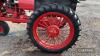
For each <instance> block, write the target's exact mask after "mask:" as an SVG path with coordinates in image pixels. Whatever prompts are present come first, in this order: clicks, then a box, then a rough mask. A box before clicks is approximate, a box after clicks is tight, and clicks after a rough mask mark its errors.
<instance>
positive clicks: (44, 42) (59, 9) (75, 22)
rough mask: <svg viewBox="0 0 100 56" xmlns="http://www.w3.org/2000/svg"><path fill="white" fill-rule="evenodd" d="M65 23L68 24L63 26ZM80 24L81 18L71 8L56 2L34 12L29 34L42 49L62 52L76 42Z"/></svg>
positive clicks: (29, 24) (29, 25) (33, 41)
mask: <svg viewBox="0 0 100 56" xmlns="http://www.w3.org/2000/svg"><path fill="white" fill-rule="evenodd" d="M61 18H63V19H62V20H61ZM62 21H65V22H62ZM63 23H64V24H65V23H66V25H64V26H63V27H61V26H62V25H63ZM79 26H80V22H79V19H78V17H77V15H76V14H75V12H74V11H73V10H72V9H71V8H69V7H64V6H60V5H56V4H54V5H48V6H43V7H41V8H39V9H38V10H36V11H35V12H34V13H33V14H32V16H31V17H30V22H29V23H28V34H29V37H30V38H31V40H32V43H33V44H34V45H35V46H36V47H38V48H39V49H41V50H42V51H45V52H51V53H61V52H63V51H64V50H67V49H69V48H71V47H72V45H74V44H75V42H76V41H77V39H78V37H79V32H80V28H79ZM64 27H65V28H64ZM67 31H69V32H67ZM60 38H61V39H60ZM58 40H59V41H58Z"/></svg>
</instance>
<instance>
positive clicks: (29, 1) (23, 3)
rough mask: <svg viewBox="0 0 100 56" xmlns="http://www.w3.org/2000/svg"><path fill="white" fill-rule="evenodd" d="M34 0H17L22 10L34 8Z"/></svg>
mask: <svg viewBox="0 0 100 56" xmlns="http://www.w3.org/2000/svg"><path fill="white" fill-rule="evenodd" d="M34 5H35V1H34V0H19V8H21V9H24V10H34Z"/></svg>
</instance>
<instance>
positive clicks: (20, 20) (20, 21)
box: [0, 17, 29, 23]
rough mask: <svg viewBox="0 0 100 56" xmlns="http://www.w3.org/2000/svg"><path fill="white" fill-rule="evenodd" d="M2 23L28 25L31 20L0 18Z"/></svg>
mask: <svg viewBox="0 0 100 56" xmlns="http://www.w3.org/2000/svg"><path fill="white" fill-rule="evenodd" d="M0 21H11V22H14V23H27V22H28V21H29V20H28V19H25V18H6V17H0Z"/></svg>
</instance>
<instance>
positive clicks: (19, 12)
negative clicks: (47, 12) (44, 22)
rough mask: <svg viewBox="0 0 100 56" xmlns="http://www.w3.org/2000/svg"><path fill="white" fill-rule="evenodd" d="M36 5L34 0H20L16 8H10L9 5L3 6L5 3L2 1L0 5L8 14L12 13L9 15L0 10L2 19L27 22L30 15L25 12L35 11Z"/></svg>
mask: <svg viewBox="0 0 100 56" xmlns="http://www.w3.org/2000/svg"><path fill="white" fill-rule="evenodd" d="M34 5H35V4H34V0H19V1H18V4H16V5H15V6H14V8H9V7H8V6H3V3H2V2H1V1H0V7H2V6H3V7H4V8H5V9H6V11H7V13H8V14H12V16H11V17H8V16H7V15H5V14H3V13H2V12H1V11H0V21H12V22H15V23H27V22H28V21H29V20H28V19H29V17H28V16H27V15H26V14H25V10H33V11H34Z"/></svg>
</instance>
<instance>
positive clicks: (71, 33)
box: [33, 12, 75, 50]
mask: <svg viewBox="0 0 100 56" xmlns="http://www.w3.org/2000/svg"><path fill="white" fill-rule="evenodd" d="M47 15H56V16H60V17H61V18H62V17H63V18H64V20H65V21H66V22H67V23H68V24H69V27H70V30H69V34H68V36H67V37H66V39H65V40H62V41H60V42H59V41H58V40H57V39H56V40H57V41H58V43H57V44H51V43H47V42H48V40H49V41H51V40H53V39H54V38H49V36H48V35H46V33H45V34H42V35H43V36H44V37H43V36H40V35H39V33H40V32H39V31H37V30H38V29H39V28H42V29H41V30H42V31H44V32H45V31H46V30H47V28H48V27H45V28H44V27H40V26H39V24H40V21H41V20H42V19H43V18H44V17H46V16H47ZM54 20H55V19H54ZM53 24H54V23H53ZM53 24H51V23H50V24H49V25H48V24H46V23H45V24H43V25H44V26H45V25H48V26H51V25H53ZM43 25H42V26H43ZM54 25H55V24H54ZM56 26H57V25H56ZM74 31H75V30H74V25H73V23H72V22H71V20H70V18H69V17H67V16H65V15H64V14H61V13H58V12H48V13H45V14H42V15H41V16H39V17H38V18H37V20H36V21H35V23H34V26H33V35H34V39H35V40H36V41H37V42H38V43H39V44H40V45H41V46H43V47H45V48H47V49H51V50H58V49H61V48H64V47H66V46H68V45H69V44H70V42H71V41H72V39H73V38H74ZM41 38H47V39H41ZM50 39H51V40H50ZM51 42H52V41H51Z"/></svg>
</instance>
